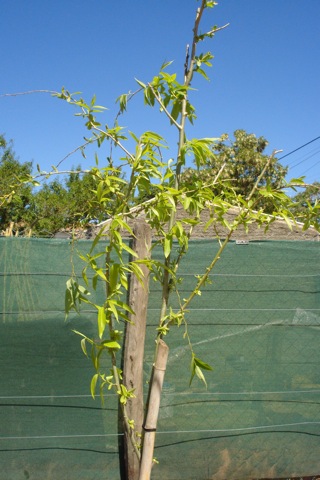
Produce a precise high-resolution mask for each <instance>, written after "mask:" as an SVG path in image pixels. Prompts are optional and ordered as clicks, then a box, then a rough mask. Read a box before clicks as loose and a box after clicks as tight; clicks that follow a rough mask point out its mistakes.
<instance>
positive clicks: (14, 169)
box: [0, 135, 32, 230]
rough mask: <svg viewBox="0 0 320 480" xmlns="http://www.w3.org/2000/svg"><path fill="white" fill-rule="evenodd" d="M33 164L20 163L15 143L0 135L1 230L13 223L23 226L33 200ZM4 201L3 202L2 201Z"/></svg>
mask: <svg viewBox="0 0 320 480" xmlns="http://www.w3.org/2000/svg"><path fill="white" fill-rule="evenodd" d="M31 173H32V162H24V163H20V162H19V159H18V158H17V157H16V155H15V152H14V151H13V142H12V141H11V142H7V140H6V139H5V136H4V135H0V198H1V202H0V230H5V229H6V228H7V227H9V225H10V223H11V222H14V223H18V224H19V223H20V224H23V222H24V221H25V215H26V212H27V209H28V207H29V206H30V202H31V198H32V185H31V184H29V183H25V180H28V179H30V180H31ZM2 199H3V200H2Z"/></svg>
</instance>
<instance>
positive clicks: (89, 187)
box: [0, 130, 320, 236]
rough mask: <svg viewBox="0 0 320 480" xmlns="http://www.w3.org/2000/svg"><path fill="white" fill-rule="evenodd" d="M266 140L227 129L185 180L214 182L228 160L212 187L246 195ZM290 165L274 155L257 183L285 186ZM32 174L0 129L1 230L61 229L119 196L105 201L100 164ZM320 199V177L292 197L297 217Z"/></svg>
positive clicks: (267, 206)
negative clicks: (44, 177)
mask: <svg viewBox="0 0 320 480" xmlns="http://www.w3.org/2000/svg"><path fill="white" fill-rule="evenodd" d="M267 146H268V141H267V140H266V139H265V138H264V137H262V136H260V137H257V136H256V135H254V134H252V133H251V134H249V133H247V132H245V131H244V130H236V131H235V132H234V139H233V140H232V139H230V137H229V135H227V134H225V135H223V136H222V138H221V139H220V140H219V141H217V142H216V143H215V144H214V152H213V153H214V155H213V157H212V158H208V159H207V160H206V161H205V162H204V165H202V166H200V167H199V168H187V169H186V170H184V172H183V173H182V179H181V184H182V186H183V185H185V186H186V187H187V186H190V185H195V184H196V183H197V181H205V182H206V183H207V184H208V186H209V188H210V185H211V184H213V180H214V178H215V176H216V175H217V174H218V172H219V170H220V169H221V168H222V166H223V165H224V164H225V163H226V166H225V168H224V171H223V173H222V177H223V182H222V183H220V184H219V185H217V184H215V185H214V186H212V189H213V190H214V193H215V194H216V195H221V194H222V195H225V196H226V197H228V192H229V191H230V189H232V190H233V191H234V192H235V193H236V194H237V195H240V196H242V197H243V198H244V199H245V198H246V197H247V196H248V195H249V193H250V191H251V190H252V188H253V186H254V184H255V182H256V181H257V179H258V176H259V174H260V172H261V170H262V168H263V167H264V165H265V163H266V162H267V160H268V158H269V156H268V155H266V154H265V150H266V147H267ZM287 171H288V169H287V167H284V166H283V165H281V163H280V162H279V161H278V160H277V159H276V158H275V159H274V160H273V162H272V164H271V165H270V166H269V167H268V169H267V171H266V175H265V177H264V179H263V180H262V181H261V182H260V185H259V186H260V187H264V186H266V184H269V186H270V188H272V189H273V190H276V189H279V188H281V187H283V186H284V179H285V176H286V174H287ZM31 174H32V162H24V163H21V162H20V161H19V158H18V157H16V154H15V152H14V150H13V142H12V141H10V142H8V141H7V140H6V139H5V136H4V135H0V192H1V196H7V197H8V198H9V200H10V201H9V202H6V203H3V204H2V205H0V231H1V230H2V231H4V230H5V229H6V228H8V227H9V226H10V223H11V222H14V224H15V230H18V231H19V232H20V233H21V234H23V233H25V231H26V230H30V231H31V232H32V234H33V235H35V236H52V235H54V234H55V233H56V232H58V231H60V230H63V229H72V228H74V227H77V226H79V225H86V224H87V222H88V221H90V220H99V221H101V220H105V219H106V218H107V216H108V213H107V212H108V204H110V202H116V201H119V199H117V198H116V197H114V198H107V199H105V202H104V206H103V208H102V207H101V203H100V202H99V201H98V196H99V191H98V187H99V183H100V182H101V181H102V180H103V177H104V176H106V175H108V174H109V173H108V172H106V171H103V170H99V169H97V168H93V169H92V170H90V171H87V172H82V171H81V166H80V165H79V166H77V167H76V168H75V169H73V171H71V172H70V173H69V174H68V175H67V176H66V177H65V178H63V179H62V180H60V179H57V178H55V179H54V180H51V181H45V182H44V183H43V184H42V185H41V186H38V187H33V186H32V185H31V183H28V182H27V181H26V180H28V179H29V178H30V179H31ZM148 188H149V190H148V191H146V192H143V193H141V192H140V194H138V196H137V198H136V202H137V203H141V202H142V201H145V200H146V199H148V198H152V197H154V196H155V195H156V193H157V190H158V189H157V186H156V185H154V186H152V185H149V187H148ZM222 189H223V191H222ZM258 198H259V200H257V199H258ZM319 200H320V183H319V182H315V183H314V184H313V185H309V186H307V187H306V188H305V189H304V190H303V191H302V192H300V193H297V195H296V196H294V197H293V202H294V206H293V207H292V211H293V213H294V214H295V216H296V217H297V219H298V220H299V219H300V218H302V216H303V215H304V214H306V212H307V211H308V208H309V207H310V206H311V207H314V205H315V203H316V202H317V203H319ZM120 201H121V199H120ZM253 201H254V202H255V203H254V208H256V209H258V208H263V210H264V211H265V212H266V213H272V205H271V203H269V202H268V198H264V199H262V198H261V196H258V193H257V194H256V195H255V197H253Z"/></svg>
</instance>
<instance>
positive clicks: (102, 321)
mask: <svg viewBox="0 0 320 480" xmlns="http://www.w3.org/2000/svg"><path fill="white" fill-rule="evenodd" d="M97 308H98V333H99V338H102V335H103V332H104V330H105V328H106V324H107V317H106V312H105V308H104V307H103V306H102V307H100V306H98V307H97Z"/></svg>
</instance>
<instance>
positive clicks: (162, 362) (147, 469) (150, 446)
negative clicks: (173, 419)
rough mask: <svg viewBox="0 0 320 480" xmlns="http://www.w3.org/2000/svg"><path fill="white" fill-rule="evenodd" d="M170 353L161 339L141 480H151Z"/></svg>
mask: <svg viewBox="0 0 320 480" xmlns="http://www.w3.org/2000/svg"><path fill="white" fill-rule="evenodd" d="M168 354H169V347H168V345H167V344H166V343H165V342H164V341H163V340H159V342H158V350H157V356H156V361H155V363H154V365H153V372H152V381H151V385H150V393H149V402H148V408H147V414H146V420H145V424H144V426H143V430H144V436H143V448H142V457H141V464H140V476H139V480H149V479H150V476H151V469H152V464H153V451H154V443H155V438H156V430H157V422H158V415H159V408H160V398H161V390H162V384H163V379H164V374H165V371H166V366H167V360H168Z"/></svg>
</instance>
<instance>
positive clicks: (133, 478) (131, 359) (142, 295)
mask: <svg viewBox="0 0 320 480" xmlns="http://www.w3.org/2000/svg"><path fill="white" fill-rule="evenodd" d="M133 233H134V240H133V247H132V248H133V250H134V251H135V252H136V253H137V255H138V258H140V259H145V258H148V257H149V256H150V250H151V229H150V227H149V225H148V224H146V223H145V222H144V221H139V222H137V223H136V224H135V226H134V228H133ZM141 269H142V271H143V274H144V278H143V281H142V283H140V282H139V280H138V279H137V278H136V276H135V275H131V279H130V289H129V305H130V307H131V308H132V310H133V311H134V312H135V315H131V316H130V320H131V321H132V322H133V323H127V325H126V335H125V342H124V354H123V383H124V385H125V386H126V388H127V389H128V390H131V389H132V388H134V389H135V391H134V393H135V398H132V399H129V400H128V403H127V414H128V418H129V420H134V432H135V440H136V443H137V445H139V446H140V443H141V432H142V423H143V417H144V401H143V356H144V342H145V334H146V323H147V307H148V295H149V288H148V284H149V278H148V277H149V270H148V268H147V267H145V266H144V265H142V266H141ZM124 443H125V445H124V453H125V469H126V478H127V480H138V478H139V470H140V459H139V458H138V456H137V453H136V450H135V449H134V447H133V445H132V439H130V438H129V436H128V434H127V433H125V436H124Z"/></svg>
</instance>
